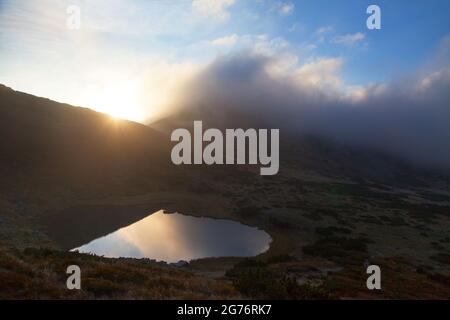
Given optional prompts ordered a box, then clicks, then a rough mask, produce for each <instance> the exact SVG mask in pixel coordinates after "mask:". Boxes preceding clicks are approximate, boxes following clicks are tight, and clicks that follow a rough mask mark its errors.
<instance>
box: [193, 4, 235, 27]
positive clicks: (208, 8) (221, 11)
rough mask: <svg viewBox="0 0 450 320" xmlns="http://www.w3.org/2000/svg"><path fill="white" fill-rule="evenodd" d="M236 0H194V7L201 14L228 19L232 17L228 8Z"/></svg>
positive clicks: (223, 19) (222, 19)
mask: <svg viewBox="0 0 450 320" xmlns="http://www.w3.org/2000/svg"><path fill="white" fill-rule="evenodd" d="M234 3H235V0H193V1H192V9H193V10H194V12H197V13H199V14H200V15H203V16H207V17H213V18H216V19H218V20H220V21H222V22H223V21H226V20H228V19H229V17H230V13H229V12H228V10H227V9H228V8H229V7H231V6H232V5H233V4H234Z"/></svg>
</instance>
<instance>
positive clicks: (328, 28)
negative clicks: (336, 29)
mask: <svg viewBox="0 0 450 320" xmlns="http://www.w3.org/2000/svg"><path fill="white" fill-rule="evenodd" d="M332 30H333V27H331V26H324V27H320V28H318V29H317V30H316V34H324V33H328V32H331V31H332Z"/></svg>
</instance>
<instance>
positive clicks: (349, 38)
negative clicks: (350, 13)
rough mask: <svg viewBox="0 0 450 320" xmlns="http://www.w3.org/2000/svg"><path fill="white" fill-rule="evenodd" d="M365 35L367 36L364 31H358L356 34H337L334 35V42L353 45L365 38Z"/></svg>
mask: <svg viewBox="0 0 450 320" xmlns="http://www.w3.org/2000/svg"><path fill="white" fill-rule="evenodd" d="M365 37H366V36H365V35H364V33H361V32H357V33H354V34H346V35H343V36H336V37H334V39H333V40H332V42H333V43H337V44H344V45H352V44H354V43H356V42H359V41H362V40H364V38H365Z"/></svg>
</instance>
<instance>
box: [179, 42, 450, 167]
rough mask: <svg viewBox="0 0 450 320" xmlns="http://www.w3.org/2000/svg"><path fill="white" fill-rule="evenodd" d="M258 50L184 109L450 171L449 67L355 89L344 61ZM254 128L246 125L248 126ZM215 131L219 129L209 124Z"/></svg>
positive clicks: (199, 90) (199, 83) (214, 78)
mask: <svg viewBox="0 0 450 320" xmlns="http://www.w3.org/2000/svg"><path fill="white" fill-rule="evenodd" d="M298 62H299V60H298V59H295V57H293V56H290V57H289V56H288V55H287V56H284V57H283V56H281V55H279V54H274V55H271V56H270V55H264V54H260V53H257V52H254V51H251V50H246V51H241V52H239V53H234V54H228V55H225V56H220V57H218V58H217V59H216V60H214V61H213V62H211V63H210V64H208V65H207V66H206V67H205V68H204V69H203V70H202V71H201V72H199V73H198V74H197V76H196V77H194V78H193V79H192V80H191V81H189V82H188V83H187V86H186V87H184V88H183V91H182V93H180V97H181V100H180V101H181V102H182V103H181V105H182V106H183V107H182V109H185V110H197V109H198V108H201V110H202V112H201V113H200V114H201V115H205V114H206V115H211V114H214V115H216V119H219V120H220V121H221V120H222V119H225V118H226V115H227V114H228V115H230V114H231V115H234V116H233V118H232V121H231V122H230V123H229V124H228V125H232V126H235V127H236V126H245V125H248V121H250V126H259V125H261V126H263V127H272V128H281V130H283V131H284V132H294V133H297V134H304V133H307V134H313V135H318V136H323V137H327V138H328V139H332V140H335V141H337V142H339V143H342V144H347V145H352V146H357V147H361V148H364V149H372V150H375V151H379V152H383V153H385V154H389V155H392V156H396V157H399V158H402V159H405V160H408V161H410V162H412V163H414V164H419V165H424V166H438V167H446V168H449V167H450V162H449V159H450V126H448V119H450V103H449V102H450V91H449V90H448V88H449V87H450V68H449V67H443V68H441V69H439V70H435V71H433V72H429V73H427V74H425V75H423V76H419V75H418V74H413V75H411V77H410V79H409V80H401V81H397V82H391V83H385V84H378V85H371V86H366V87H361V86H360V87H353V86H348V85H347V84H346V83H345V81H344V80H343V79H342V78H341V77H340V76H339V69H340V67H341V66H342V64H343V63H344V61H342V60H341V59H339V58H320V59H316V60H314V61H310V62H308V63H304V64H299V63H298ZM245 121H247V122H245ZM210 125H214V124H210Z"/></svg>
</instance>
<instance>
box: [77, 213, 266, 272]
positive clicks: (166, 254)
mask: <svg viewBox="0 0 450 320" xmlns="http://www.w3.org/2000/svg"><path fill="white" fill-rule="evenodd" d="M270 242H271V238H270V236H269V235H268V234H267V233H266V232H265V231H262V230H260V229H257V228H254V227H249V226H246V225H243V224H241V223H238V222H234V221H230V220H224V219H212V218H203V217H202V218H198V217H193V216H187V215H183V214H179V213H171V214H167V213H164V211H162V210H161V211H158V212H155V213H153V214H151V215H149V216H147V217H146V218H144V219H142V220H140V221H138V222H135V223H133V224H131V225H129V226H127V227H124V228H121V229H119V230H117V231H115V232H113V233H110V234H108V235H106V236H104V237H101V238H98V239H95V240H93V241H91V242H89V243H87V244H85V245H83V246H81V247H78V248H75V249H72V251H76V250H77V251H79V252H83V253H93V254H95V255H98V256H104V257H109V258H119V257H124V258H150V259H155V260H158V261H166V262H169V263H171V262H177V261H179V260H186V261H190V260H193V259H199V258H207V257H251V256H256V255H258V254H260V253H263V252H264V251H266V250H268V249H269V245H270Z"/></svg>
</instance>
